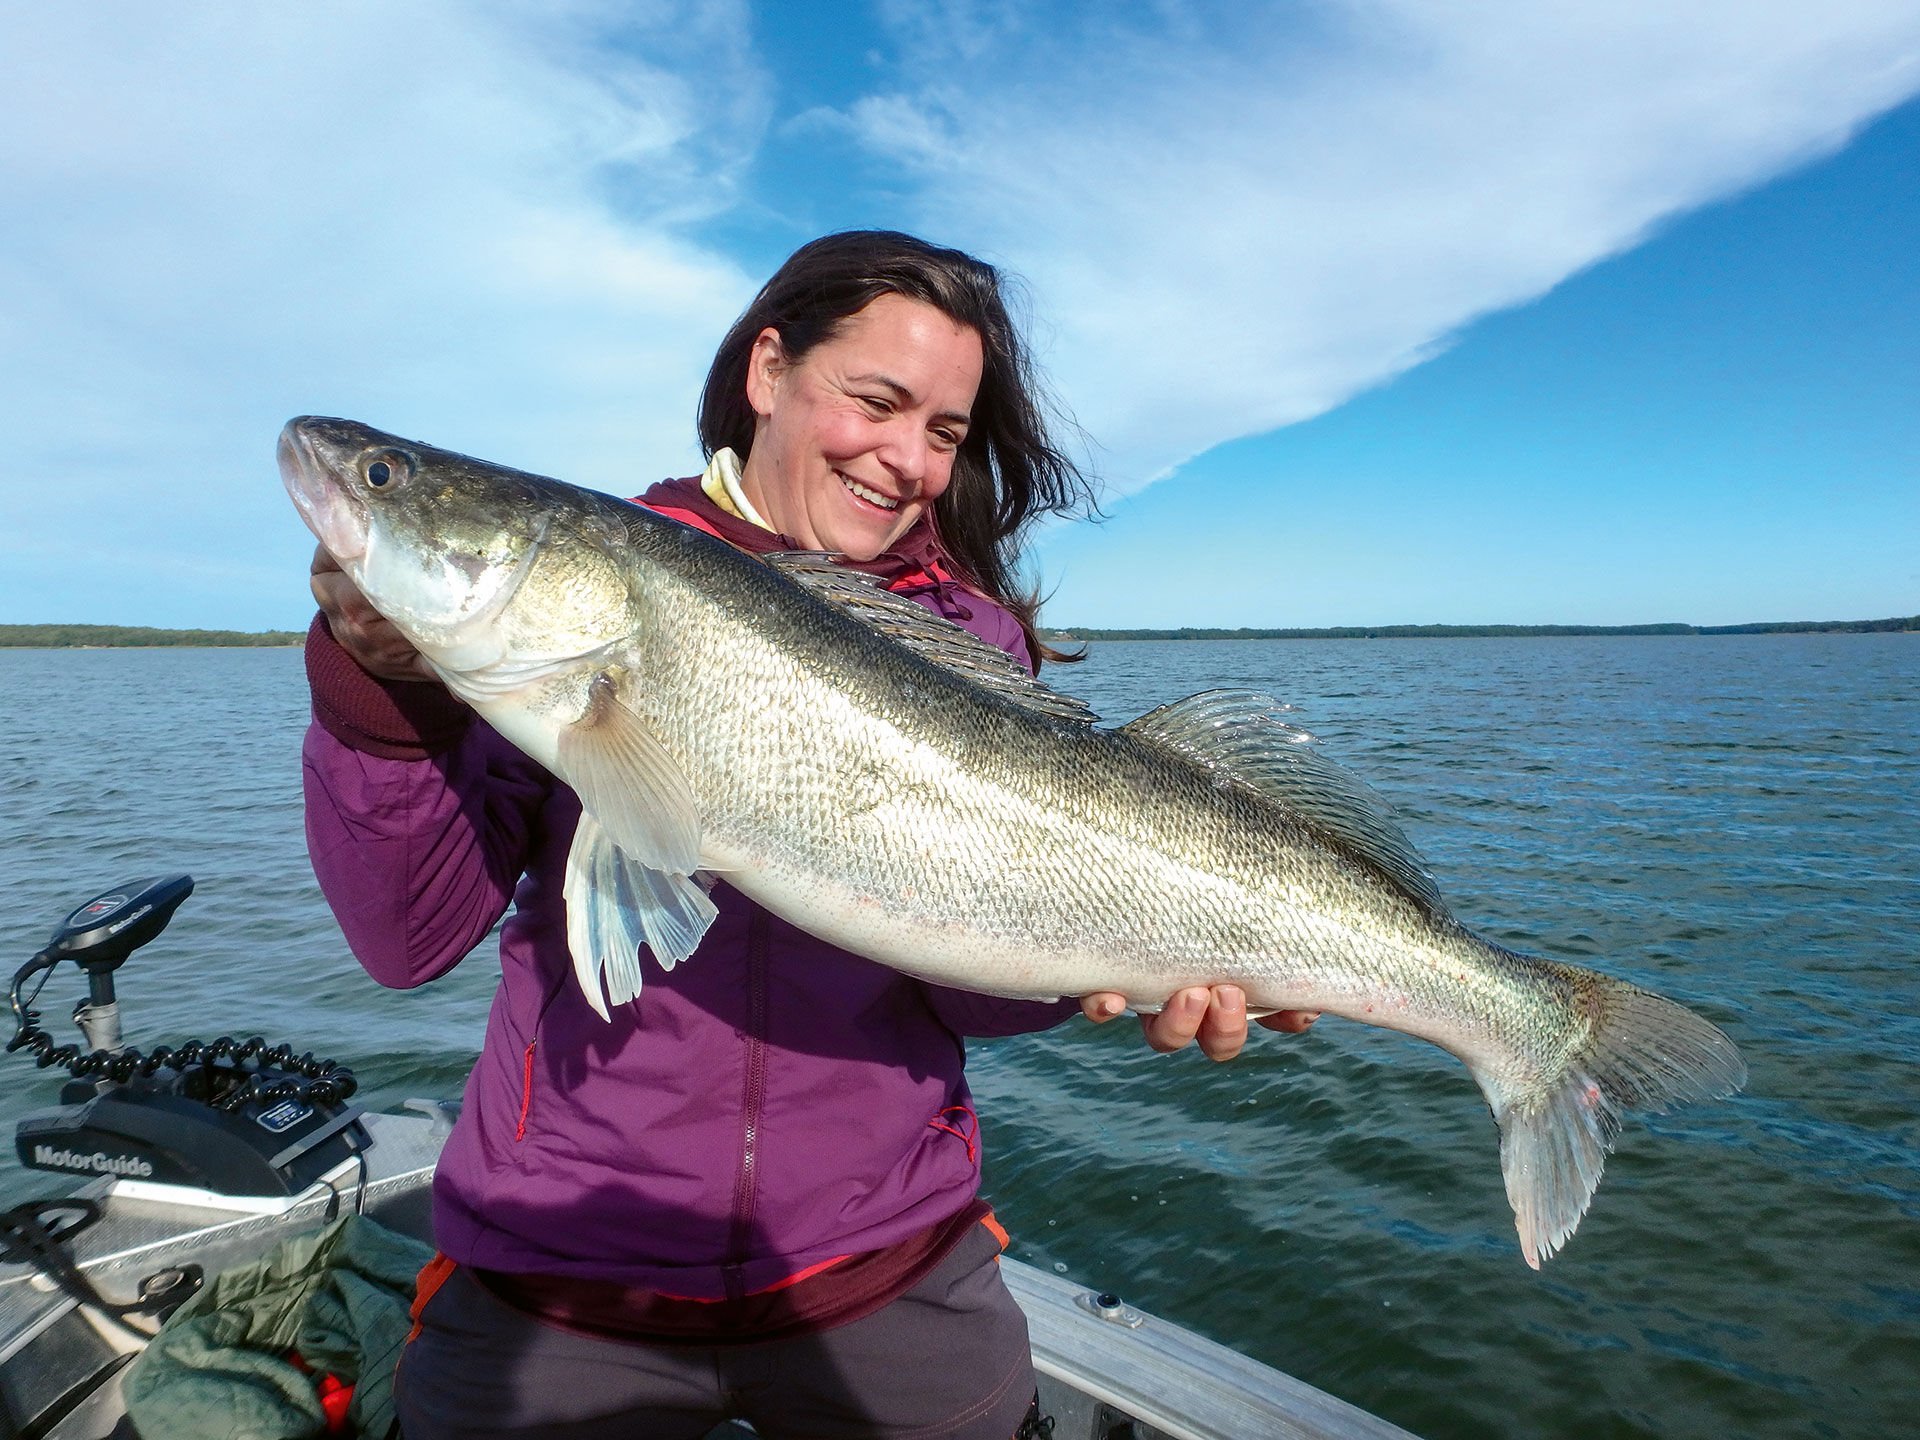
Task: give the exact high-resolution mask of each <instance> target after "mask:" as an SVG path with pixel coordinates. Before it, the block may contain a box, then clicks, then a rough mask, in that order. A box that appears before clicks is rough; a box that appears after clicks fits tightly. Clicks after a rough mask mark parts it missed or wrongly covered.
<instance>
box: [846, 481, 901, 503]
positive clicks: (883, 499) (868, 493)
mask: <svg viewBox="0 0 1920 1440" xmlns="http://www.w3.org/2000/svg"><path fill="white" fill-rule="evenodd" d="M840 483H841V484H842V485H844V486H846V487H847V489H849V490H851V491H852V492H853V493H854V494H855V495H858V496H859V497H860V498H861V499H862V500H865V501H866V502H867V503H868V504H869V505H878V506H879V507H880V508H881V509H882V510H898V509H899V508H900V502H899V501H898V500H895V499H893V498H892V497H890V496H887V495H882V494H881V493H880V492H879V491H878V490H869V489H868V488H867V487H866V486H864V485H862V484H861V483H860V482H859V481H858V480H855V479H852V478H851V477H849V476H846V475H842V476H841V477H840Z"/></svg>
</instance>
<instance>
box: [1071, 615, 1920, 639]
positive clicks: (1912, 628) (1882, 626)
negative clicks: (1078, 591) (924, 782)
mask: <svg viewBox="0 0 1920 1440" xmlns="http://www.w3.org/2000/svg"><path fill="white" fill-rule="evenodd" d="M1910 632H1920V615H1905V616H1896V617H1894V618H1893V619H1891V620H1761V621H1755V622H1753V623H1751V624H1747V625H1683V624H1677V623H1676V624H1664V625H1336V626H1332V627H1329V628H1326V629H1318V630H1310V629H1253V628H1250V627H1242V628H1240V629H1237V630H1222V629H1206V628H1201V627H1197V626H1185V627H1182V628H1180V629H1177V630H1105V629H1061V630H1055V629H1044V630H1042V631H1041V632H1040V635H1041V638H1042V639H1044V640H1047V641H1049V642H1052V641H1068V642H1072V641H1075V640H1477V639H1499V638H1511V637H1527V638H1531V637H1538V636H1563V635H1878V634H1887V633H1894V634H1903V633H1910Z"/></svg>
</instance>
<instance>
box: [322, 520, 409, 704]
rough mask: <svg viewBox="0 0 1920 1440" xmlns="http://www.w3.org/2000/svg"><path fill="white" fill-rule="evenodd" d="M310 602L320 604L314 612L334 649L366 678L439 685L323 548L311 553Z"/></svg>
mask: <svg viewBox="0 0 1920 1440" xmlns="http://www.w3.org/2000/svg"><path fill="white" fill-rule="evenodd" d="M313 598H314V599H315V600H317V601H319V602H320V609H321V611H322V612H323V613H324V614H325V615H326V617H327V628H328V629H329V630H331V631H332V632H333V638H334V639H335V640H336V641H338V642H339V644H340V648H341V649H343V650H345V651H346V652H347V654H349V655H351V656H352V657H353V658H354V660H355V661H356V662H357V663H358V664H359V666H360V668H361V669H362V670H365V671H366V672H367V673H368V674H369V675H377V676H379V677H380V678H381V679H382V680H431V681H434V682H435V683H436V684H437V683H438V682H439V679H440V677H439V676H437V675H435V674H434V673H433V671H432V669H431V668H429V667H428V665H427V662H426V661H425V660H424V659H422V658H421V656H420V652H419V651H418V650H416V649H414V648H413V646H412V645H411V644H410V643H409V642H408V640H407V637H406V636H404V635H402V634H401V633H400V632H399V631H398V630H397V629H395V628H394V625H393V622H392V621H391V620H389V619H387V617H386V616H384V615H382V614H381V613H380V612H379V611H378V610H376V609H374V608H373V606H372V605H371V604H370V603H369V602H368V600H367V597H366V596H364V595H362V594H361V593H360V587H359V586H357V585H355V584H354V583H353V581H352V580H350V579H348V578H347V575H346V573H345V572H344V571H343V570H341V568H340V562H339V561H338V560H335V559H334V558H333V556H331V555H329V554H328V553H327V548H326V546H324V545H322V546H318V547H316V548H315V550H314V552H313Z"/></svg>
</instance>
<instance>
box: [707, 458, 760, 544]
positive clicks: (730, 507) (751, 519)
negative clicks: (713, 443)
mask: <svg viewBox="0 0 1920 1440" xmlns="http://www.w3.org/2000/svg"><path fill="white" fill-rule="evenodd" d="M700 489H701V491H702V492H704V493H705V495H706V497H707V498H708V499H709V500H711V501H713V503H714V504H716V505H718V506H719V507H720V508H721V509H722V510H724V511H726V512H727V513H728V514H729V515H732V516H734V517H736V518H737V519H741V520H744V521H746V522H747V523H748V524H749V525H758V526H759V527H760V528H761V529H762V530H769V531H770V530H772V529H773V527H772V526H771V525H769V524H768V523H767V522H766V521H765V520H762V519H761V518H760V512H759V511H758V510H756V509H754V508H753V502H752V501H751V500H749V499H747V492H746V491H744V490H742V489H741V488H740V457H739V456H738V455H736V454H734V453H733V451H732V450H730V449H728V448H727V447H726V446H725V445H722V446H721V447H720V448H719V449H718V450H716V451H714V452H713V459H711V460H709V461H708V462H707V468H706V472H705V473H704V474H703V475H701V477H700Z"/></svg>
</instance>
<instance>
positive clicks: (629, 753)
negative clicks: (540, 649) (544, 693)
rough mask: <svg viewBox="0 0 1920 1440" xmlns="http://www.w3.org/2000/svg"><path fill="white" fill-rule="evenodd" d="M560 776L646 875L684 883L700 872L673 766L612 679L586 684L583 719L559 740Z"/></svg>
mask: <svg viewBox="0 0 1920 1440" xmlns="http://www.w3.org/2000/svg"><path fill="white" fill-rule="evenodd" d="M559 761H560V763H559V771H560V775H561V777H562V778H563V779H565V780H566V782H567V783H568V784H569V785H571V786H573V788H574V791H575V793H576V794H578V795H579V797H580V806H581V808H582V809H584V810H585V811H587V813H589V814H590V815H592V816H593V817H594V818H595V819H596V820H598V821H599V822H600V828H601V829H603V830H605V831H606V833H607V835H608V837H609V838H610V839H611V840H612V841H613V843H614V844H615V845H618V846H619V847H620V848H621V849H622V850H624V851H626V853H627V854H628V855H629V856H630V857H631V858H633V859H634V860H637V861H639V862H640V864H642V865H644V866H645V867H646V868H647V869H649V870H659V871H663V872H665V873H666V874H669V875H691V874H692V873H693V872H694V871H695V870H696V869H698V868H699V864H700V811H699V807H698V806H697V805H696V804H695V803H694V798H693V787H692V786H691V785H689V784H688V783H687V777H686V774H685V773H684V772H683V771H682V770H681V769H680V766H679V763H678V762H677V761H675V760H674V758H673V757H672V756H671V755H669V754H668V753H667V752H666V750H665V748H664V747H662V745H661V744H660V742H659V741H658V740H657V739H655V738H654V736H653V732H652V731H650V730H649V729H648V728H647V724H646V722H645V721H644V720H642V719H641V718H640V717H639V716H638V715H636V714H634V713H633V711H632V710H630V709H628V708H627V706H626V705H624V704H622V703H621V701H620V696H619V693H618V690H617V688H616V686H615V685H614V682H613V680H612V678H611V677H609V676H606V675H601V676H599V677H598V678H596V679H595V680H594V682H593V685H592V689H591V700H590V703H589V704H588V707H587V713H586V714H585V716H583V717H582V718H581V719H580V720H579V721H577V722H576V723H574V724H572V725H569V726H568V727H567V728H566V729H565V730H563V731H562V732H561V734H560V755H559Z"/></svg>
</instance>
